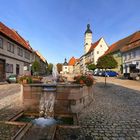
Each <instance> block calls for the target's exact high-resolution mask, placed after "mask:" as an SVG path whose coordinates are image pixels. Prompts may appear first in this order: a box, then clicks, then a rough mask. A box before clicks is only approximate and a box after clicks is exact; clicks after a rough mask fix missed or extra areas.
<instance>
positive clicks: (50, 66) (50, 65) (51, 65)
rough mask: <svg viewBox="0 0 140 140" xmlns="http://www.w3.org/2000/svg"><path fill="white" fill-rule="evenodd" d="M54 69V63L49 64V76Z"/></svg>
mask: <svg viewBox="0 0 140 140" xmlns="http://www.w3.org/2000/svg"><path fill="white" fill-rule="evenodd" d="M52 68H53V64H52V63H49V64H48V68H47V73H48V74H52Z"/></svg>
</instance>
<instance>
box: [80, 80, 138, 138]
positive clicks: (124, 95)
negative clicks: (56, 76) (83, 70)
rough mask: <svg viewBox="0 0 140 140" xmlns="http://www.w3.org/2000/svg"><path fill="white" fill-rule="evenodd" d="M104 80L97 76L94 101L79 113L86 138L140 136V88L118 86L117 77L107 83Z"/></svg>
mask: <svg viewBox="0 0 140 140" xmlns="http://www.w3.org/2000/svg"><path fill="white" fill-rule="evenodd" d="M112 79H113V78H112ZM103 81H104V79H103V78H102V79H101V78H99V79H98V78H97V83H96V85H94V94H93V102H92V104H90V106H89V107H88V108H85V109H84V110H83V111H82V112H81V114H80V116H79V123H80V126H81V127H82V132H83V134H84V135H85V136H88V139H87V140H90V139H91V140H94V139H95V140H140V90H138V88H137V90H134V89H135V88H134V86H135V85H132V86H131V87H129V88H126V87H122V86H123V85H122V86H119V85H121V84H122V83H121V82H119V80H118V79H117V80H115V79H113V80H112V82H110V83H108V84H107V87H104V83H103ZM108 81H111V80H110V79H108ZM120 81H121V80H120ZM114 82H115V84H117V85H114V84H113V83H114ZM124 82H125V81H124ZM126 83H127V81H126ZM130 83H131V82H130ZM130 83H129V84H130ZM134 83H135V82H134ZM129 84H128V83H127V85H129ZM137 84H138V85H139V83H137ZM127 85H125V86H127ZM130 88H132V89H130Z"/></svg>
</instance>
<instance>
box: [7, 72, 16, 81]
mask: <svg viewBox="0 0 140 140" xmlns="http://www.w3.org/2000/svg"><path fill="white" fill-rule="evenodd" d="M6 81H7V82H8V83H16V82H17V75H15V74H13V75H10V76H8V77H7V79H6Z"/></svg>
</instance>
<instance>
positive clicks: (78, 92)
mask: <svg viewBox="0 0 140 140" xmlns="http://www.w3.org/2000/svg"><path fill="white" fill-rule="evenodd" d="M42 94H48V95H49V94H53V95H54V96H55V103H54V113H62V114H63V113H78V112H80V111H81V110H82V109H83V108H84V107H86V106H87V105H88V104H90V103H91V102H92V95H93V88H92V86H91V87H87V86H84V85H79V84H57V85H56V84H25V85H23V108H24V110H25V111H28V112H35V113H38V112H39V104H40V99H41V96H42Z"/></svg>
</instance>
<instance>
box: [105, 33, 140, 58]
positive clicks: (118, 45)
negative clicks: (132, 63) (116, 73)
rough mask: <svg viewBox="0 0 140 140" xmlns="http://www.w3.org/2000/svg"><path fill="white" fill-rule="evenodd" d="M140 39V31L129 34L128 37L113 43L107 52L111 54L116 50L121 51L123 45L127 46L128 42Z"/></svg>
mask: <svg viewBox="0 0 140 140" xmlns="http://www.w3.org/2000/svg"><path fill="white" fill-rule="evenodd" d="M139 39H140V31H138V32H135V33H133V34H131V35H129V36H127V37H126V38H123V39H121V40H119V41H117V42H115V43H114V44H112V45H111V46H110V47H109V49H108V50H107V51H106V53H105V55H106V54H110V53H113V52H116V51H120V50H121V49H122V48H123V47H125V46H127V45H128V44H130V43H132V42H135V41H136V40H139Z"/></svg>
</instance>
